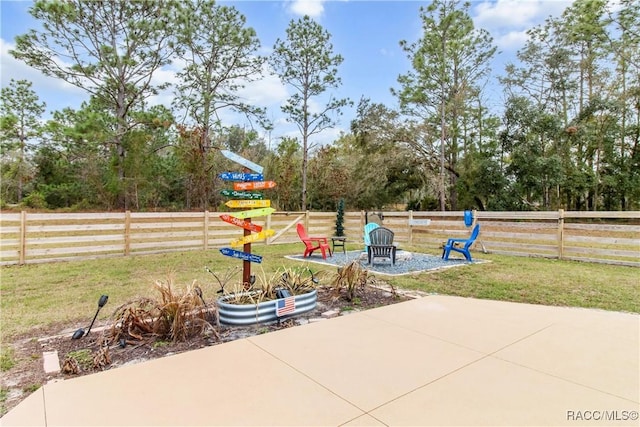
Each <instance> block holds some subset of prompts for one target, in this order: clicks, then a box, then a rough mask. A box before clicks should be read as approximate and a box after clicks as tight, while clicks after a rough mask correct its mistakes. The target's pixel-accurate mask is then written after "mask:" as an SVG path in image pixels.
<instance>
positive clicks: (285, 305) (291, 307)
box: [276, 297, 296, 317]
mask: <svg viewBox="0 0 640 427" xmlns="http://www.w3.org/2000/svg"><path fill="white" fill-rule="evenodd" d="M294 311H296V300H295V297H287V298H283V299H279V300H276V316H278V317H280V316H286V315H287V314H291V313H293V312H294Z"/></svg>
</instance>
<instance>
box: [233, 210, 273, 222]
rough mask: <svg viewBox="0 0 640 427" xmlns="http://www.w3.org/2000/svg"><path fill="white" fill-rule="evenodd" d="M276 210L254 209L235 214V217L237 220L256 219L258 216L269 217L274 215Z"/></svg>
mask: <svg viewBox="0 0 640 427" xmlns="http://www.w3.org/2000/svg"><path fill="white" fill-rule="evenodd" d="M275 211H276V210H275V209H273V208H262V209H252V210H250V211H241V212H234V213H233V216H235V217H236V218H242V219H245V218H255V217H258V216H268V215H271V214H272V213H274V212H275Z"/></svg>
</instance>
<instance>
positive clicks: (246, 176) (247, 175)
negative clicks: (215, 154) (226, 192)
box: [218, 172, 264, 181]
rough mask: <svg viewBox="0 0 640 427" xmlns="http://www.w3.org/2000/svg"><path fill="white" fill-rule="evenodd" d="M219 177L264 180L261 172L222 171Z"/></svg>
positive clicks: (223, 178) (233, 179)
mask: <svg viewBox="0 0 640 427" xmlns="http://www.w3.org/2000/svg"><path fill="white" fill-rule="evenodd" d="M218 177H220V179H222V180H224V181H264V175H262V174H261V173H245V172H222V173H220V174H218Z"/></svg>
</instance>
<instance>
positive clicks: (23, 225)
mask: <svg viewBox="0 0 640 427" xmlns="http://www.w3.org/2000/svg"><path fill="white" fill-rule="evenodd" d="M26 261H27V212H26V211H21V212H20V260H19V261H18V262H19V263H20V265H22V264H24V263H25V262H26Z"/></svg>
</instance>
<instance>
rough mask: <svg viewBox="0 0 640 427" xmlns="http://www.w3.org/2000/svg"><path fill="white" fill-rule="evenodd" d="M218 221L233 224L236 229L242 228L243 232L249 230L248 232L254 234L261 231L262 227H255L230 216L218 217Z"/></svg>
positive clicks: (255, 225)
mask: <svg viewBox="0 0 640 427" xmlns="http://www.w3.org/2000/svg"><path fill="white" fill-rule="evenodd" d="M220 219H221V220H223V221H224V222H228V223H229V224H233V225H237V226H238V227H242V228H244V229H245V230H249V231H255V232H256V233H259V232H261V231H262V227H261V226H259V225H257V224H253V223H251V222H246V221H243V220H241V219H240V218H236V217H234V216H231V215H227V214H224V215H220Z"/></svg>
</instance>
